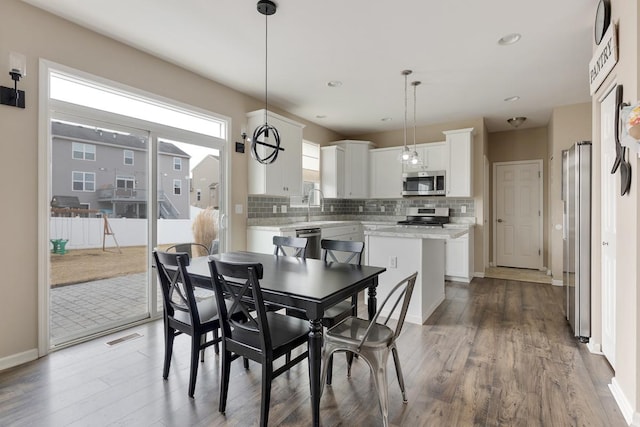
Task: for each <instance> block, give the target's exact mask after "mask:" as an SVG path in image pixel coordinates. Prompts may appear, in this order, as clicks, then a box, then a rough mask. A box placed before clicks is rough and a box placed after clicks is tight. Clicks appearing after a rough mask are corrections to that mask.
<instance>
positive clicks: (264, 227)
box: [247, 221, 361, 232]
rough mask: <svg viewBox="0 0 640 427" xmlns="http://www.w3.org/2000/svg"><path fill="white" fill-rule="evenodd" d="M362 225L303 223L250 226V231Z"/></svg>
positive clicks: (335, 222)
mask: <svg viewBox="0 0 640 427" xmlns="http://www.w3.org/2000/svg"><path fill="white" fill-rule="evenodd" d="M353 224H361V222H360V221H308V222H307V221H302V222H292V223H289V224H277V225H276V224H274V225H249V226H247V229H248V230H265V231H277V232H283V231H295V230H300V229H303V228H330V227H340V226H343V225H353Z"/></svg>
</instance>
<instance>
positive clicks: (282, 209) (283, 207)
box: [280, 205, 287, 213]
mask: <svg viewBox="0 0 640 427" xmlns="http://www.w3.org/2000/svg"><path fill="white" fill-rule="evenodd" d="M280 212H282V213H287V205H280Z"/></svg>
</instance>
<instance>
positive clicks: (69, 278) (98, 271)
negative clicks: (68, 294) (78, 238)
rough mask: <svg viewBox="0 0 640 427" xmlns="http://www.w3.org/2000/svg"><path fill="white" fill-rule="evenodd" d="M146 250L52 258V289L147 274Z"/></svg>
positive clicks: (98, 251) (81, 252)
mask: <svg viewBox="0 0 640 427" xmlns="http://www.w3.org/2000/svg"><path fill="white" fill-rule="evenodd" d="M146 250H147V247H146V246H130V247H123V248H122V253H121V254H120V253H118V250H117V249H111V250H110V252H103V251H102V249H81V250H71V251H69V252H67V253H66V254H64V255H58V254H51V286H60V285H70V284H73V283H81V282H87V281H91V280H98V279H107V278H110V277H117V276H124V275H127V274H131V273H142V272H144V271H146V268H147V267H146V263H147V255H146Z"/></svg>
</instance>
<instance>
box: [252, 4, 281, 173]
mask: <svg viewBox="0 0 640 427" xmlns="http://www.w3.org/2000/svg"><path fill="white" fill-rule="evenodd" d="M257 9H258V12H260V13H261V14H263V15H264V124H263V125H261V126H258V127H257V128H256V129H255V130H254V131H253V138H252V140H251V156H252V157H253V158H254V159H256V160H257V161H258V162H260V163H262V164H265V165H266V164H270V163H273V162H275V161H276V159H277V158H278V153H279V152H280V151H284V148H282V147H280V134H279V133H278V129H276V128H275V127H273V126H271V125H270V124H269V122H268V117H267V114H268V106H269V103H268V91H267V83H268V79H267V76H268V73H267V69H268V57H269V55H268V52H269V44H268V34H269V32H268V24H267V21H268V20H267V18H268V16H269V15H273V14H274V13H276V9H277V6H276V4H275V3H274V2H272V1H271V0H260V1H258V5H257ZM258 145H262V146H265V147H267V149H266V154H265V155H264V156H260V155H259V154H258ZM269 150H271V151H269Z"/></svg>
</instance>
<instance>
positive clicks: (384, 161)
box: [369, 144, 444, 199]
mask: <svg viewBox="0 0 640 427" xmlns="http://www.w3.org/2000/svg"><path fill="white" fill-rule="evenodd" d="M443 145H444V144H443ZM401 151H402V147H391V148H376V149H375V150H369V176H370V178H369V183H370V188H369V190H370V191H369V196H370V197H371V198H372V199H388V198H392V199H393V198H399V197H402V163H400V161H398V156H400V153H401Z"/></svg>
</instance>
